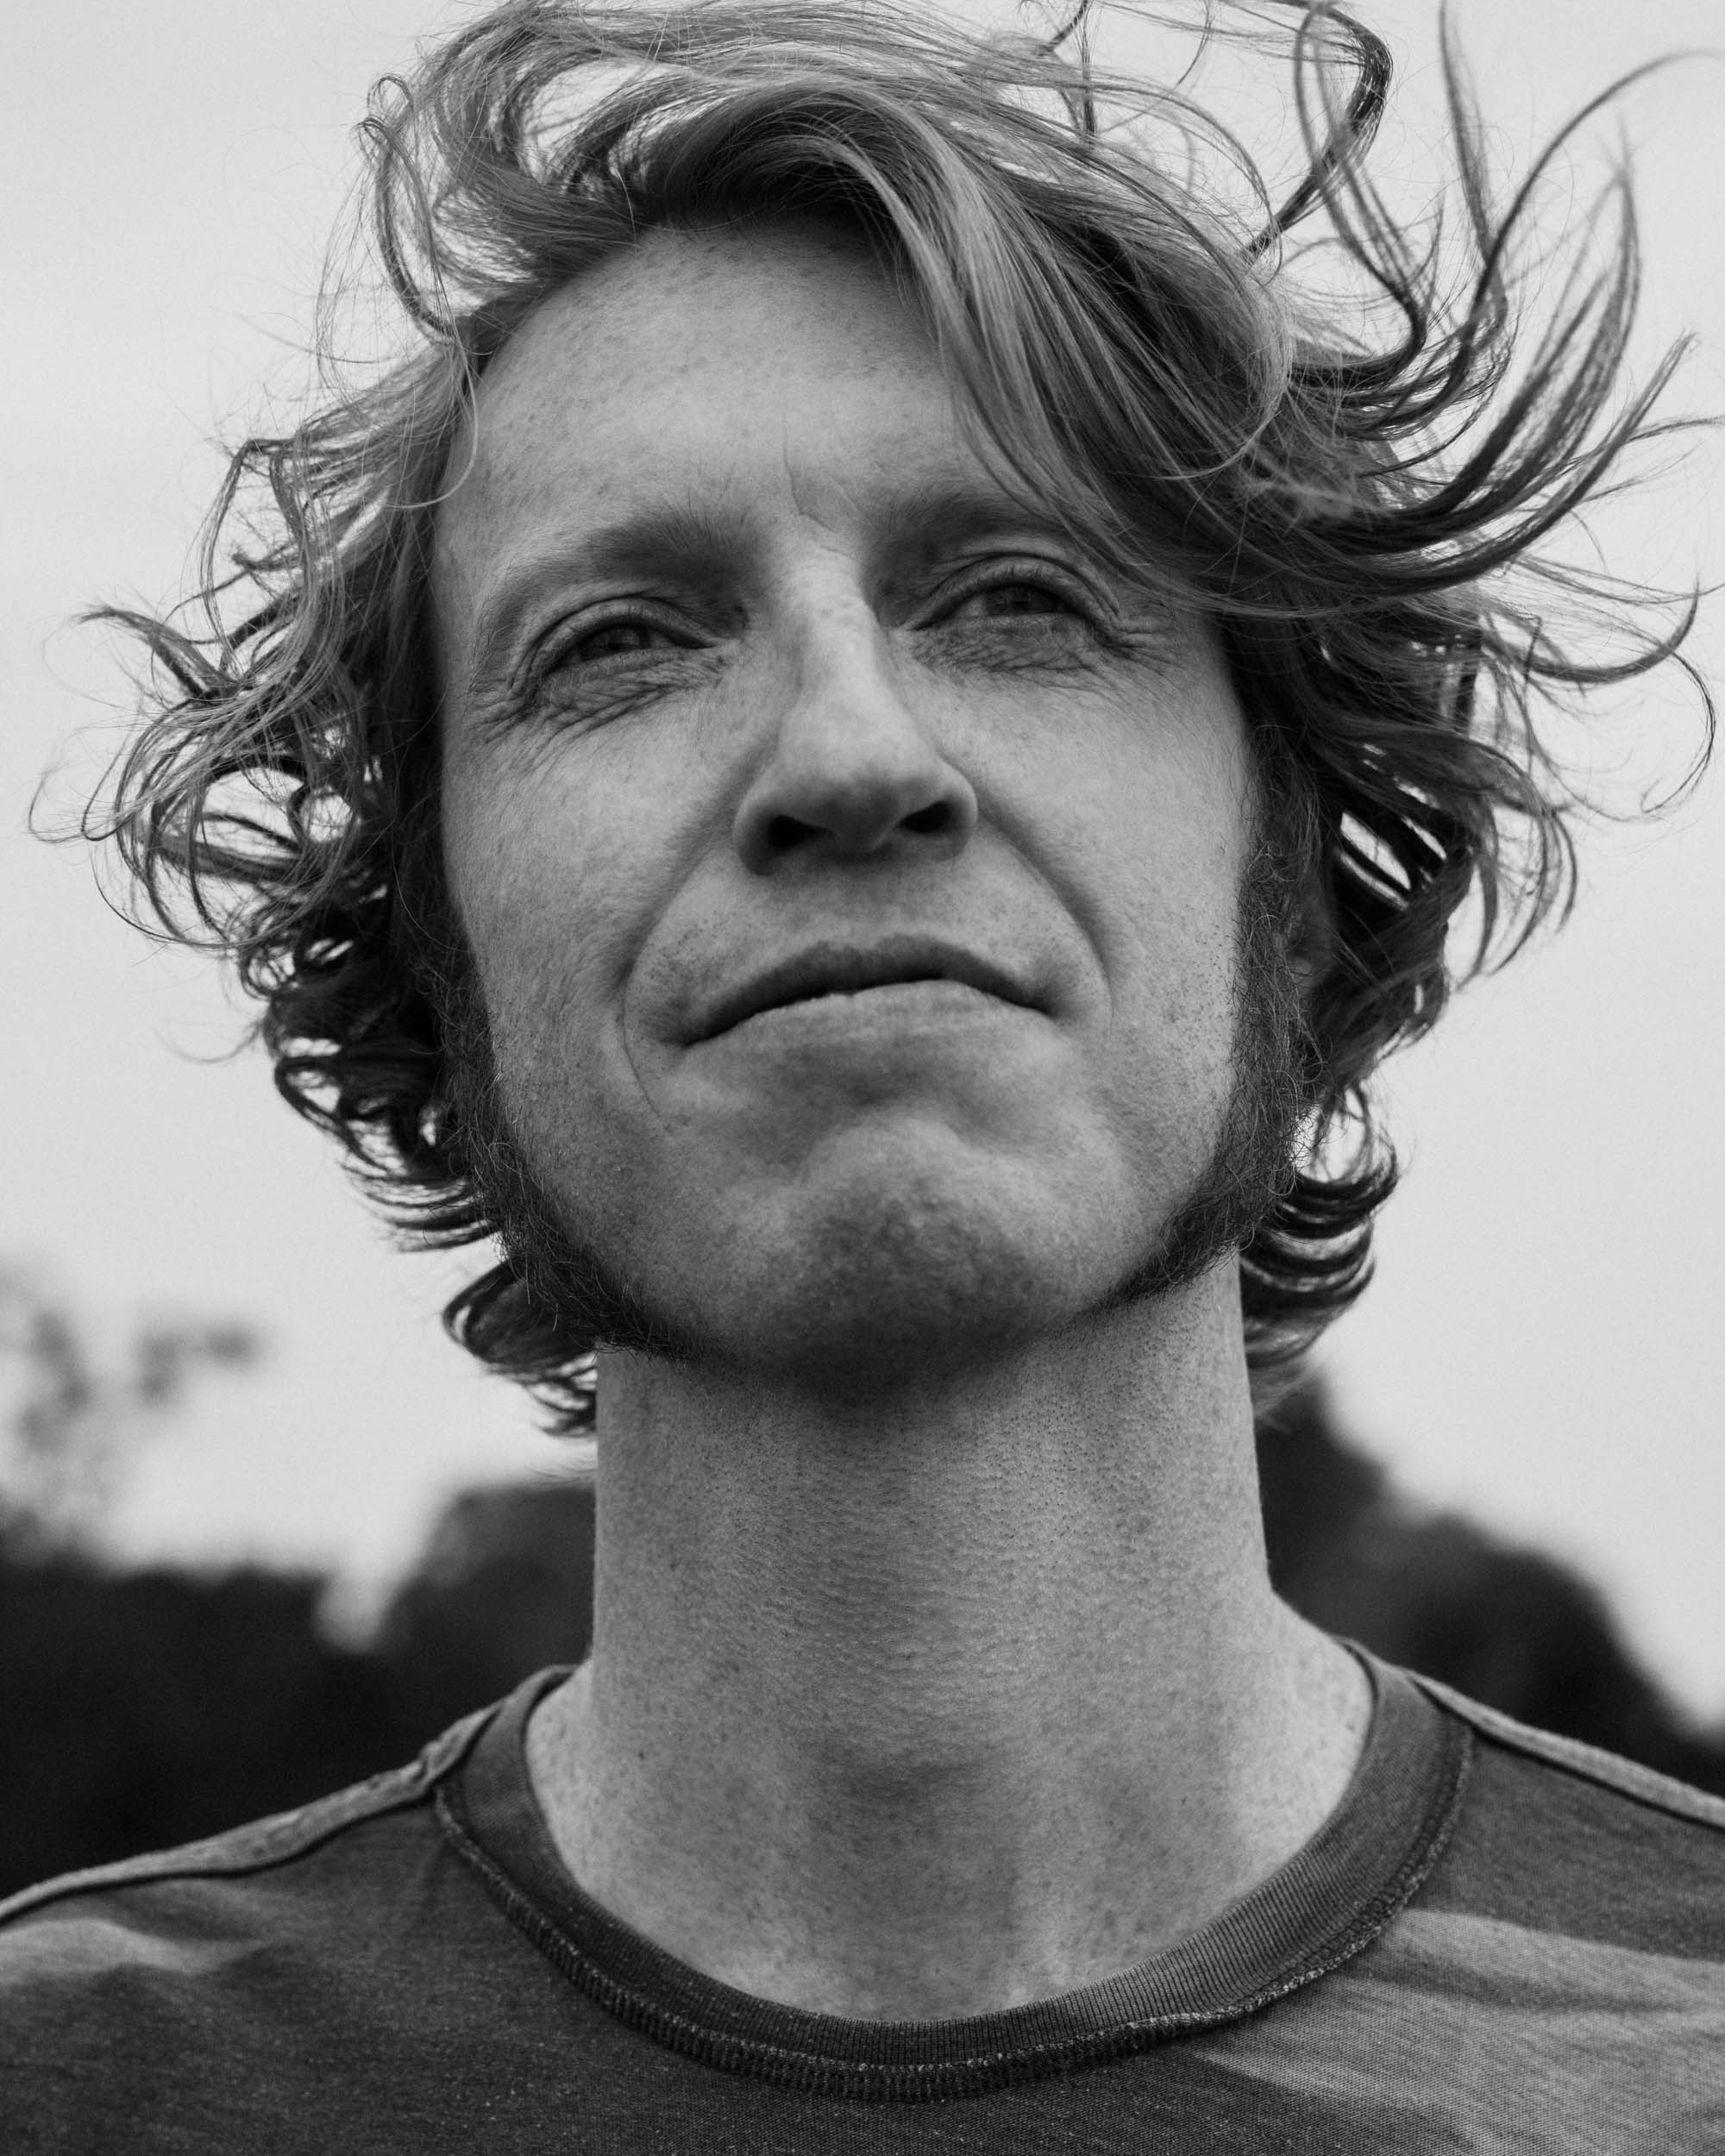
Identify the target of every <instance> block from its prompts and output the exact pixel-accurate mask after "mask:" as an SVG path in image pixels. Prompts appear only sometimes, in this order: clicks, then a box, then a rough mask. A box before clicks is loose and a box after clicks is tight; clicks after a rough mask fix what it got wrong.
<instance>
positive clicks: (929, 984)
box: [709, 981, 1029, 1048]
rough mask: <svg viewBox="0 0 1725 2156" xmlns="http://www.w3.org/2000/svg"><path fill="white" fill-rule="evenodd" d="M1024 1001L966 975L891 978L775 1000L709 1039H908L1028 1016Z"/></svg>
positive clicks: (782, 1043)
mask: <svg viewBox="0 0 1725 2156" xmlns="http://www.w3.org/2000/svg"><path fill="white" fill-rule="evenodd" d="M1028 1015H1029V1013H1028V1012H1026V1009H1025V1006H1023V1005H1022V1004H1017V1003H1008V1002H1007V1000H1005V998H1004V997H1001V996H996V995H990V994H989V993H988V992H987V990H986V989H982V988H973V987H969V984H968V983H967V982H964V981H888V982H884V983H883V984H882V985H881V987H876V988H860V989H858V990H856V993H853V994H848V995H823V996H807V997H805V998H804V999H803V1000H801V1001H800V1002H797V1003H780V1004H775V1006H773V1008H772V1009H771V1010H769V1011H757V1012H756V1014H755V1015H754V1017H753V1018H744V1019H743V1020H742V1022H741V1023H740V1024H739V1025H732V1026H730V1027H727V1028H726V1030H725V1031H724V1032H723V1033H718V1034H715V1035H714V1036H713V1037H712V1042H711V1043H710V1044H709V1045H711V1046H713V1047H718V1046H721V1045H723V1044H725V1043H734V1044H737V1046H739V1047H742V1046H745V1045H753V1044H757V1043H758V1044H760V1045H762V1046H763V1047H764V1046H766V1045H768V1044H769V1043H770V1044H772V1045H774V1046H775V1047H783V1048H788V1047H790V1046H792V1045H793V1044H805V1043H806V1044H808V1045H809V1046H811V1047H813V1046H816V1045H818V1044H821V1043H824V1042H831V1043H833V1044H839V1043H842V1042H844V1041H870V1042H886V1041H908V1040H911V1039H913V1038H915V1037H918V1036H923V1035H942V1034H951V1033H953V1032H955V1031H960V1032H962V1031H969V1030H971V1029H973V1028H975V1027H979V1026H988V1025H999V1024H1000V1021H1001V1020H1002V1019H1006V1018H1024V1017H1026V1016H1028Z"/></svg>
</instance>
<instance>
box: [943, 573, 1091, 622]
mask: <svg viewBox="0 0 1725 2156" xmlns="http://www.w3.org/2000/svg"><path fill="white" fill-rule="evenodd" d="M1076 611H1078V610H1077V607H1076V605H1075V604H1074V602H1073V601H1072V600H1071V599H1069V598H1068V597H1067V595H1066V593H1065V592H1061V591H1057V590H1056V589H1055V588H1054V586H1052V585H1050V584H1033V583H1031V582H1028V581H1021V580H1017V579H1013V580H1006V581H1002V582H1001V583H999V584H985V585H984V586H982V589H981V590H980V591H975V592H966V593H965V594H964V596H963V598H962V599H959V600H957V602H956V603H955V605H953V607H952V609H951V611H950V613H949V614H948V616H947V618H948V620H949V621H1002V620H1007V621H1010V620H1012V619H1013V618H1014V617H1023V616H1034V615H1050V614H1073V613H1076Z"/></svg>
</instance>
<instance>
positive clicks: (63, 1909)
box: [0, 1709, 492, 1984]
mask: <svg viewBox="0 0 1725 2156" xmlns="http://www.w3.org/2000/svg"><path fill="white" fill-rule="evenodd" d="M491 1712H492V1710H491V1709H486V1710H484V1711H482V1712H481V1713H480V1714H472V1715H469V1716H467V1718H466V1719H465V1720H462V1721H460V1722H457V1723H456V1724H455V1727H453V1728H451V1729H448V1730H446V1731H445V1732H444V1733H443V1734H442V1736H441V1737H438V1738H437V1739H435V1740H434V1741H433V1742H432V1743H431V1744H429V1745H426V1747H425V1748H424V1750H423V1752H420V1754H419V1755H418V1757H417V1758H415V1759H412V1760H411V1761H410V1762H409V1763H408V1764H406V1765H405V1766H401V1767H394V1768H392V1769H390V1770H389V1771H387V1772H386V1773H383V1774H376V1775H373V1776H372V1777H371V1778H370V1779H369V1780H367V1781H365V1782H360V1783H354V1786H353V1787H352V1788H350V1789H339V1790H337V1791H336V1792H335V1793H334V1794H333V1795H331V1796H324V1797H319V1798H318V1799H317V1800H316V1802H312V1803H310V1804H302V1805H299V1806H297V1807H296V1808H294V1809H293V1810H292V1811H286V1812H277V1813H273V1814H271V1815H270V1816H269V1817H267V1818H265V1819H260V1820H253V1821H249V1822H248V1824H247V1825H245V1826H243V1827H235V1828H233V1829H231V1830H230V1831H229V1832H228V1833H221V1834H212V1835H210V1837H209V1838H208V1839H205V1840H203V1841H194V1842H186V1843H184V1844H182V1845H181V1846H179V1847H178V1848H174V1849H162V1850H155V1851H152V1852H150V1853H149V1854H148V1855H147V1856H141V1857H132V1858H127V1859H125V1860H124V1861H123V1862H122V1863H119V1864H110V1865H97V1866H95V1867H94V1868H92V1869H91V1870H90V1871H72V1872H67V1873H66V1874H64V1875H63V1876H62V1877H59V1878H54V1879H47V1880H44V1881H42V1882H41V1884H39V1885H36V1886H31V1887H26V1888H25V1889H24V1890H22V1893H18V1894H15V1895H13V1896H10V1897H9V1899H8V1900H5V1901H3V1902H0V1984H3V1977H4V1975H5V1972H6V1971H8V1970H9V1967H10V1966H12V1965H13V1964H14V1963H15V1962H16V1959H17V1955H18V1952H19V1950H20V1943H21V1942H23V1941H28V1940H30V1939H31V1938H32V1937H33V1936H34V1935H35V1934H38V1933H39V1932H41V1929H42V1928H43V1927H44V1926H45V1925H59V1924H64V1923H74V1924H75V1923H77V1922H78V1921H82V1920H83V1919H84V1918H85V1916H87V1915H95V1914H97V1912H99V1911H101V1910H103V1909H104V1908H118V1907H121V1906H122V1905H125V1904H128V1903H135V1902H139V1901H140V1899H141V1897H147V1896H151V1894H152V1892H153V1890H157V1889H162V1888H170V1887H173V1886H188V1887H195V1886H196V1885H197V1884H198V1883H207V1884H209V1885H210V1886H212V1887H216V1888H220V1887H223V1886H224V1885H232V1886H235V1887H238V1888H241V1889H243V1888H244V1887H245V1886H247V1885H248V1884H249V1883H260V1884H262V1883H264V1882H265V1881H266V1880H267V1879H268V1877H269V1876H270V1875H272V1874H276V1873H280V1872H283V1871H289V1870H291V1868H292V1867H294V1866H296V1865H300V1864H301V1863H302V1860H303V1859H305V1858H309V1857H311V1856H313V1855H315V1854H316V1853H317V1852H319V1851H321V1850H323V1849H324V1848H325V1847H327V1846H329V1845H330V1844H331V1843H334V1842H336V1841H337V1840H339V1839H341V1838H342V1837H344V1836H347V1835H348V1834H350V1833H353V1832H354V1830H356V1829H360V1828H363V1827H367V1826H368V1825H370V1824H371V1823H373V1821H382V1820H386V1819H388V1818H390V1817H391V1816H392V1815H394V1814H400V1813H402V1812H404V1811H405V1810H408V1809H410V1808H414V1807H417V1806H419V1805H422V1804H423V1802H424V1801H425V1799H426V1797H427V1796H428V1795H429V1793H430V1791H431V1790H432V1789H434V1788H435V1786H436V1783H438V1782H439V1781H440V1780H441V1779H442V1777H444V1776H445V1775H446V1774H448V1773H449V1771H450V1770H451V1769H452V1768H453V1767H454V1766H455V1765H457V1764H459V1763H460V1761H461V1758H463V1757H464V1756H465V1755H466V1753H467V1751H468V1750H469V1749H470V1748H471V1746H472V1745H473V1742H474V1739H475V1737H476V1736H477V1735H478V1733H479V1731H480V1728H481V1727H483V1725H484V1723H485V1722H486V1720H487V1718H488V1715H489V1714H490V1713H491ZM158 1898H160V1897H158Z"/></svg>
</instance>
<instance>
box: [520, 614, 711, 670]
mask: <svg viewBox="0 0 1725 2156" xmlns="http://www.w3.org/2000/svg"><path fill="white" fill-rule="evenodd" d="M682 648H683V647H682V645H681V642H680V640H679V639H678V638H677V637H675V636H672V634H671V632H670V631H669V630H668V629H665V628H663V627H662V625H661V624H659V623H657V622H653V621H638V620H632V619H631V620H621V621H608V622H601V623H600V624H599V626H598V627H597V628H596V629H589V630H584V631H583V632H582V633H581V634H580V635H579V636H572V637H571V638H570V639H569V640H568V642H567V643H565V644H563V645H562V646H561V648H559V649H555V650H554V651H553V653H552V655H551V658H550V662H549V663H550V667H554V668H555V667H566V666H572V665H573V666H592V665H593V664H594V663H595V662H596V661H599V660H601V659H620V658H629V657H632V656H634V655H636V654H637V653H638V652H643V651H655V650H666V651H675V650H681V649H682Z"/></svg>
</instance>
